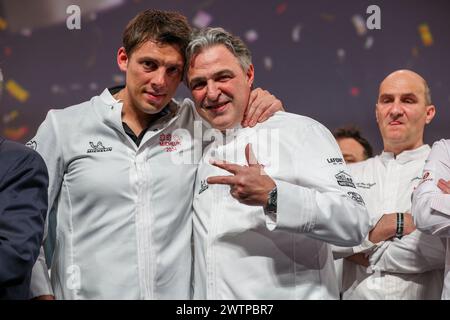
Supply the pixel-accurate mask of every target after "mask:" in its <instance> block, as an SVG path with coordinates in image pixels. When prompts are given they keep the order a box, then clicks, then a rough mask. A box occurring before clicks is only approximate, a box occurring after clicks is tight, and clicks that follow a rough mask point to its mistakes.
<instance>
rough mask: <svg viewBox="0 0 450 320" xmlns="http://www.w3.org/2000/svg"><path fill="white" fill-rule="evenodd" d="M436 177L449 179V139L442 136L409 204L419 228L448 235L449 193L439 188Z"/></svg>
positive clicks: (429, 158)
mask: <svg viewBox="0 0 450 320" xmlns="http://www.w3.org/2000/svg"><path fill="white" fill-rule="evenodd" d="M439 179H444V180H445V181H449V180H450V140H447V141H445V140H441V141H438V142H436V143H435V144H434V145H433V148H432V149H431V153H430V155H429V157H428V160H427V163H426V164H425V167H424V173H423V178H422V182H421V183H420V185H419V186H418V187H417V189H416V190H415V191H414V194H413V204H412V214H413V216H414V221H415V224H416V225H417V228H418V229H419V230H421V231H423V232H425V233H428V234H433V235H436V236H440V237H450V194H444V193H443V192H442V191H441V190H440V189H439V188H438V186H437V183H438V181H439Z"/></svg>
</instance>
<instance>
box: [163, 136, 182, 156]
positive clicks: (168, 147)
mask: <svg viewBox="0 0 450 320" xmlns="http://www.w3.org/2000/svg"><path fill="white" fill-rule="evenodd" d="M181 140H182V138H181V137H180V136H177V135H175V134H171V133H167V134H164V133H163V134H161V135H160V136H159V145H160V146H161V147H163V148H164V150H165V151H166V152H173V151H177V148H178V147H179V146H181Z"/></svg>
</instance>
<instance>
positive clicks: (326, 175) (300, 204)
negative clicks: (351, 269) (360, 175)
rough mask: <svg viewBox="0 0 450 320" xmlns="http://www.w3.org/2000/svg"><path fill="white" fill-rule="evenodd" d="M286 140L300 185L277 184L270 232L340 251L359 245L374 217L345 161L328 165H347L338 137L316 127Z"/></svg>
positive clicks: (290, 183)
mask: <svg viewBox="0 0 450 320" xmlns="http://www.w3.org/2000/svg"><path fill="white" fill-rule="evenodd" d="M285 140H287V141H288V143H287V148H288V149H287V150H285V151H284V153H285V155H286V156H289V157H291V165H292V171H293V174H294V175H295V183H292V182H286V181H279V180H277V181H275V182H276V184H277V189H278V199H277V214H276V221H271V223H269V221H268V223H267V227H268V228H270V229H273V228H276V229H280V230H287V231H290V232H299V233H304V234H306V235H308V236H309V237H311V238H314V239H318V240H322V241H325V242H328V243H330V244H335V245H338V246H344V247H345V246H355V245H359V244H360V243H361V241H362V240H363V239H364V238H365V237H366V235H367V233H368V231H369V229H370V223H369V216H368V213H367V210H366V207H365V205H364V201H363V200H362V198H361V196H360V195H359V194H358V193H357V191H356V186H355V185H354V183H353V181H352V178H351V176H350V175H349V174H348V170H347V167H346V165H345V163H344V161H338V162H332V163H330V162H328V160H329V159H343V157H342V154H341V151H340V149H339V147H338V145H337V143H336V140H335V139H334V137H333V136H332V135H331V133H330V132H329V131H328V130H327V129H326V128H325V127H324V126H322V125H320V124H318V123H316V124H313V125H310V126H308V127H307V128H305V129H304V130H302V131H299V130H294V134H291V137H288V138H287V139H285ZM284 145H286V142H284ZM285 148H286V147H285ZM285 148H284V149H285ZM282 154H283V151H282ZM268 219H269V218H268Z"/></svg>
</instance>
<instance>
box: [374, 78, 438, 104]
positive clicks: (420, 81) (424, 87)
mask: <svg viewBox="0 0 450 320" xmlns="http://www.w3.org/2000/svg"><path fill="white" fill-rule="evenodd" d="M400 81H408V82H410V83H414V84H416V86H418V87H421V88H419V90H420V92H421V93H423V97H424V99H425V105H426V106H429V105H431V104H432V102H431V92H430V87H429V86H428V83H427V82H426V80H425V79H424V78H423V77H422V76H421V75H419V74H418V73H416V72H414V71H411V70H406V69H404V70H397V71H394V72H392V73H391V74H389V75H388V76H387V77H386V78H385V79H384V80H383V81H382V82H381V84H380V90H379V92H381V91H382V90H381V89H382V86H383V84H386V82H387V83H391V82H400Z"/></svg>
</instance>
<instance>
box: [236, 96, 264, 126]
mask: <svg viewBox="0 0 450 320" xmlns="http://www.w3.org/2000/svg"><path fill="white" fill-rule="evenodd" d="M267 96H271V94H270V93H269V92H268V91H266V90H262V89H260V88H257V89H255V90H253V91H252V92H251V94H250V99H249V103H248V106H247V110H246V112H245V114H244V120H243V121H242V122H243V123H242V126H243V127H246V126H251V127H254V126H255V125H256V123H257V121H258V118H259V116H260V115H261V113H262V112H263V111H264V110H259V109H260V108H261V106H264V104H263V101H264V100H265V99H266V98H267Z"/></svg>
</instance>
